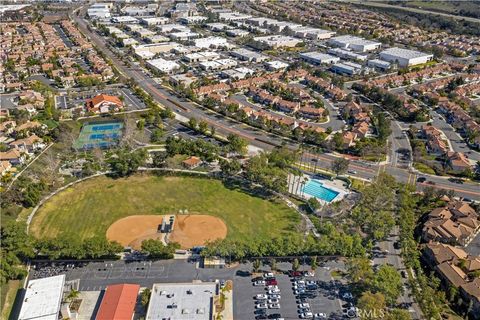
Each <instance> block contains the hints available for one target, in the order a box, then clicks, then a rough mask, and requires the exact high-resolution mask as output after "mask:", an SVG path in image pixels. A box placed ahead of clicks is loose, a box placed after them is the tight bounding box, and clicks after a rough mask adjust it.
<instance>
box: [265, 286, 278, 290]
mask: <svg viewBox="0 0 480 320" xmlns="http://www.w3.org/2000/svg"><path fill="white" fill-rule="evenodd" d="M272 289H278V286H277V285H268V286H267V290H272Z"/></svg>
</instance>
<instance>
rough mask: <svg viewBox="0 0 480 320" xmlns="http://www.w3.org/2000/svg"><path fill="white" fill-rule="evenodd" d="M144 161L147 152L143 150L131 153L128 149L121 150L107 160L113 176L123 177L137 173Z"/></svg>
mask: <svg viewBox="0 0 480 320" xmlns="http://www.w3.org/2000/svg"><path fill="white" fill-rule="evenodd" d="M146 159H147V151H146V150H144V149H138V150H135V151H131V150H130V149H128V148H122V149H119V150H118V151H117V152H116V153H115V155H114V156H112V157H111V158H110V159H109V160H108V163H109V164H110V169H111V170H112V172H113V174H114V175H116V176H119V177H125V176H128V175H130V174H132V173H134V172H135V171H137V169H138V167H140V166H141V165H143V164H144V163H145V160H146Z"/></svg>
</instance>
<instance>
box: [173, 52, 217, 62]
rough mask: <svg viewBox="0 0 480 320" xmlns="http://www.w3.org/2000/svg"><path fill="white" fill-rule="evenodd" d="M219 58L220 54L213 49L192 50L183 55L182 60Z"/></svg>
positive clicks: (198, 60)
mask: <svg viewBox="0 0 480 320" xmlns="http://www.w3.org/2000/svg"><path fill="white" fill-rule="evenodd" d="M218 58H220V55H219V54H218V53H216V52H214V51H204V52H194V53H189V54H186V55H184V56H183V58H182V59H183V60H185V61H188V62H203V61H209V60H215V59H218Z"/></svg>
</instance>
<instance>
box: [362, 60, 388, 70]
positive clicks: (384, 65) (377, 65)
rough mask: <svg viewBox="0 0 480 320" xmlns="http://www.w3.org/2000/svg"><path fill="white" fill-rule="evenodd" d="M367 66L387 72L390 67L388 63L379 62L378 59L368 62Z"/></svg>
mask: <svg viewBox="0 0 480 320" xmlns="http://www.w3.org/2000/svg"><path fill="white" fill-rule="evenodd" d="M367 65H368V66H369V67H372V68H378V69H381V70H387V69H389V68H390V66H391V65H390V63H389V62H386V61H383V60H379V59H372V60H368V62H367Z"/></svg>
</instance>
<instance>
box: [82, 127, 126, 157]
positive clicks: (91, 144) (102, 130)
mask: <svg viewBox="0 0 480 320" xmlns="http://www.w3.org/2000/svg"><path fill="white" fill-rule="evenodd" d="M122 128H123V124H122V123H121V122H103V123H86V124H84V125H83V127H82V130H81V131H80V134H79V135H78V138H77V140H76V141H75V142H74V144H73V147H74V148H75V149H84V150H85V149H86V150H90V149H94V148H101V149H105V148H109V147H112V146H115V145H116V144H117V143H118V140H120V138H121V136H122Z"/></svg>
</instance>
